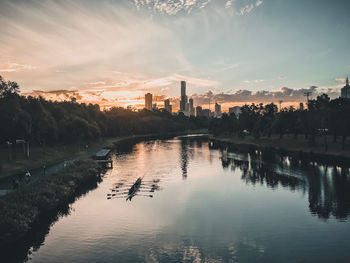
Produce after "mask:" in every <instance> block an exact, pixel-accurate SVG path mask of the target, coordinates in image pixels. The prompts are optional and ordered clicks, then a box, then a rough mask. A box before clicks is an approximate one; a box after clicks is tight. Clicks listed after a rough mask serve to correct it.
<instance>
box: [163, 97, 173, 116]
mask: <svg viewBox="0 0 350 263" xmlns="http://www.w3.org/2000/svg"><path fill="white" fill-rule="evenodd" d="M164 109H165V110H166V111H168V112H170V113H172V111H173V107H172V105H171V104H170V100H169V99H166V100H164Z"/></svg>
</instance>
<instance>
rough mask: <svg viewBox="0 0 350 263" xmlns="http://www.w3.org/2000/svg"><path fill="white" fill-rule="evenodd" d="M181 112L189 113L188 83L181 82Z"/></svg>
mask: <svg viewBox="0 0 350 263" xmlns="http://www.w3.org/2000/svg"><path fill="white" fill-rule="evenodd" d="M180 111H182V112H184V113H185V112H187V111H188V102H187V96H186V81H183V80H182V81H181V100H180Z"/></svg>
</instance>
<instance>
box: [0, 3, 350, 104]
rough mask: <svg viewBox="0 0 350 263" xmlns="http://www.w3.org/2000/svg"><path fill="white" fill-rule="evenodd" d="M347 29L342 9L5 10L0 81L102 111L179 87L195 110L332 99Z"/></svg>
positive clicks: (348, 69) (112, 6)
mask: <svg viewBox="0 0 350 263" xmlns="http://www.w3.org/2000/svg"><path fill="white" fill-rule="evenodd" d="M349 27H350V1H348V0H343V1H341V0H332V1H330V0H327V1H326V0H119V1H118V0H99V1H92V0H75V1H73V0H62V1H58V0H56V1H48V0H36V1H34V0H13V1H10V0H1V1H0V75H1V76H3V77H4V78H5V79H8V80H13V81H17V82H18V83H19V84H20V87H21V92H22V94H36V95H43V96H45V97H47V98H50V99H67V98H69V97H71V96H75V97H77V98H78V99H79V101H86V102H93V103H100V104H101V105H105V106H126V105H136V106H139V107H142V106H143V96H144V94H145V93H146V92H151V93H153V94H154V95H157V96H159V97H158V98H159V100H163V99H164V98H165V97H171V98H176V97H178V96H180V81H181V80H186V81H187V87H188V88H187V93H188V95H189V96H191V95H193V97H194V102H195V104H196V105H199V104H201V105H202V104H206V103H207V100H208V97H209V96H210V97H211V98H212V100H213V101H214V100H217V101H218V102H219V103H223V104H224V105H227V106H228V105H231V104H232V105H236V104H237V105H238V104H242V103H244V102H252V101H254V102H270V101H275V102H276V101H278V100H279V99H283V100H284V101H285V102H286V103H287V102H295V101H300V100H302V99H304V98H303V96H302V95H303V92H304V91H305V90H307V89H310V87H311V86H316V87H317V88H316V87H312V88H311V89H312V91H313V94H314V96H316V95H317V94H319V93H322V92H326V93H328V94H329V95H330V96H331V97H336V96H339V90H340V88H341V87H342V86H344V81H345V78H346V76H347V75H348V74H349V73H350V52H349V47H350V34H349V32H350V30H349ZM173 101H174V103H175V107H176V104H177V101H176V100H175V99H174V100H173Z"/></svg>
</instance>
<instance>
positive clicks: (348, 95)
mask: <svg viewBox="0 0 350 263" xmlns="http://www.w3.org/2000/svg"><path fill="white" fill-rule="evenodd" d="M340 97H341V98H344V99H350V86H349V78H348V77H347V78H346V84H345V86H344V88H342V89H341V93H340Z"/></svg>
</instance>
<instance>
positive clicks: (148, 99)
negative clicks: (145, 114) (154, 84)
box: [145, 93, 152, 110]
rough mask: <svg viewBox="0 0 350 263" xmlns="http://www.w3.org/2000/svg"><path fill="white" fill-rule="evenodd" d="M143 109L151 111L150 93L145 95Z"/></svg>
mask: <svg viewBox="0 0 350 263" xmlns="http://www.w3.org/2000/svg"><path fill="white" fill-rule="evenodd" d="M145 108H146V109H147V110H152V94H151V93H147V94H146V95H145Z"/></svg>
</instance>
